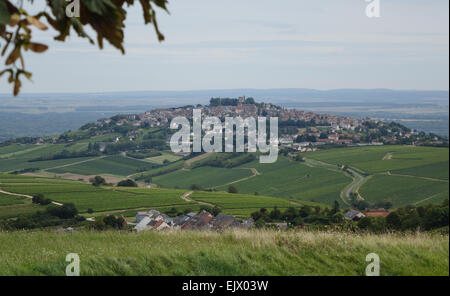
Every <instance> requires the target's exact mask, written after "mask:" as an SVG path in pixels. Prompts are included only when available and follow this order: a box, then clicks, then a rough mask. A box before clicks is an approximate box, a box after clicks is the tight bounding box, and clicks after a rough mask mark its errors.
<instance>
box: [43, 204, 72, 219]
mask: <svg viewBox="0 0 450 296" xmlns="http://www.w3.org/2000/svg"><path fill="white" fill-rule="evenodd" d="M46 211H47V213H49V214H50V215H52V216H55V217H58V218H61V219H70V218H73V217H75V216H76V215H77V214H78V210H77V208H75V205H74V204H72V203H66V204H63V205H62V206H53V207H48V208H47V209H46Z"/></svg>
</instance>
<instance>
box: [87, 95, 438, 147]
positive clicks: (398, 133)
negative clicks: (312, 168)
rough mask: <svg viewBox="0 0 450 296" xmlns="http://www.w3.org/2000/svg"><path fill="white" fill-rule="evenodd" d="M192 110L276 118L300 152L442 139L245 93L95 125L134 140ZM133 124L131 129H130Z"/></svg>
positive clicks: (285, 140) (283, 137) (286, 140)
mask: <svg viewBox="0 0 450 296" xmlns="http://www.w3.org/2000/svg"><path fill="white" fill-rule="evenodd" d="M193 109H201V110H202V117H203V118H205V117H208V116H215V117H219V118H225V117H236V116H240V117H242V118H248V117H254V118H256V117H258V116H259V117H278V120H279V128H280V130H279V134H280V144H281V145H283V146H291V147H294V148H296V149H297V150H299V151H303V152H307V151H310V149H308V148H307V147H314V146H315V147H317V146H321V145H325V144H338V145H339V144H340V145H383V144H414V145H423V144H428V145H442V144H445V142H446V141H445V139H443V138H441V137H439V136H437V135H433V134H425V133H424V132H419V131H415V130H411V129H409V128H407V127H405V126H403V125H401V124H398V123H394V122H391V123H387V122H382V121H376V120H371V119H370V118H364V119H357V118H352V117H345V116H339V115H329V114H318V113H314V112H306V111H302V110H297V109H288V108H282V107H280V106H276V105H274V104H271V103H257V102H255V100H254V99H253V98H246V97H245V96H243V97H239V98H237V99H232V98H212V99H211V100H210V104H209V105H196V106H193V105H188V106H183V107H178V108H165V109H154V110H151V111H147V112H145V113H142V114H129V115H118V116H115V117H112V118H105V119H100V120H98V121H97V122H96V126H97V127H99V128H100V129H105V128H106V129H108V128H110V127H111V126H121V127H124V128H127V127H128V128H129V129H130V132H129V133H128V134H127V136H128V138H129V140H131V141H132V140H133V139H134V136H135V135H136V132H133V130H135V128H140V127H141V128H142V127H144V128H155V127H168V126H169V124H170V122H171V120H172V119H173V118H175V117H179V116H182V117H186V118H189V119H191V118H192V112H193ZM133 127H134V128H133Z"/></svg>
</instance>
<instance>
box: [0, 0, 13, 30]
mask: <svg viewBox="0 0 450 296" xmlns="http://www.w3.org/2000/svg"><path fill="white" fill-rule="evenodd" d="M10 18H11V14H10V13H9V10H8V6H6V2H5V1H4V0H0V24H3V25H6V24H9V19H10Z"/></svg>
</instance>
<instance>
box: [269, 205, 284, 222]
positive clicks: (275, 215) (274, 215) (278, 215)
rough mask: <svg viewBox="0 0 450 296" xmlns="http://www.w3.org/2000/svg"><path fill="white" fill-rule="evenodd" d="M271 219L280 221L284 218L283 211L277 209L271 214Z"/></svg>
mask: <svg viewBox="0 0 450 296" xmlns="http://www.w3.org/2000/svg"><path fill="white" fill-rule="evenodd" d="M269 217H270V219H272V220H280V219H281V217H282V214H281V211H280V210H279V209H278V207H275V208H274V209H273V211H272V212H270V214H269Z"/></svg>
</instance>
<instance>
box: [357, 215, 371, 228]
mask: <svg viewBox="0 0 450 296" xmlns="http://www.w3.org/2000/svg"><path fill="white" fill-rule="evenodd" d="M371 226H372V220H371V219H370V218H369V217H364V218H362V219H361V220H359V221H358V227H359V228H360V229H363V230H369V229H370V227H371Z"/></svg>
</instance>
